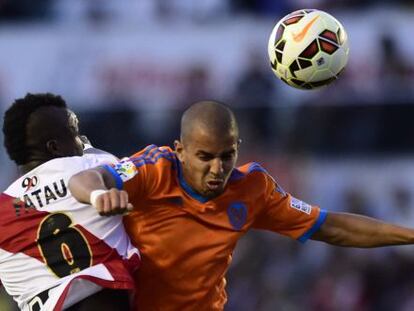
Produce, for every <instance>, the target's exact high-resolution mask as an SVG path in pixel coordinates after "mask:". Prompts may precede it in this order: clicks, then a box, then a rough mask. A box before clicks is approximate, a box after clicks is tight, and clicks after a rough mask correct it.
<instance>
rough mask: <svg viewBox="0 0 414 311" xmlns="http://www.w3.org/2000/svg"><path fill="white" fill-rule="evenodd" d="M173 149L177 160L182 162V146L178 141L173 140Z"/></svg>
mask: <svg viewBox="0 0 414 311" xmlns="http://www.w3.org/2000/svg"><path fill="white" fill-rule="evenodd" d="M174 149H175V154H176V155H177V158H178V160H180V161H181V162H182V160H183V144H182V143H181V142H180V141H179V140H178V139H176V140H174Z"/></svg>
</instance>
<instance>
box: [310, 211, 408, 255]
mask: <svg viewBox="0 0 414 311" xmlns="http://www.w3.org/2000/svg"><path fill="white" fill-rule="evenodd" d="M312 239H313V240H319V241H323V242H326V243H329V244H333V245H338V246H351V247H364V248H368V247H378V246H386V245H402V244H413V243H414V230H413V229H409V228H404V227H400V226H396V225H391V224H388V223H385V222H382V221H379V220H377V219H375V218H371V217H366V216H362V215H358V214H350V213H333V212H329V213H328V215H327V217H326V220H325V222H324V223H323V224H322V226H321V227H320V228H319V230H318V231H317V232H315V233H314V234H313V236H312Z"/></svg>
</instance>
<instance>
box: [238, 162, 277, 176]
mask: <svg viewBox="0 0 414 311" xmlns="http://www.w3.org/2000/svg"><path fill="white" fill-rule="evenodd" d="M237 171H238V172H239V173H240V174H242V175H243V176H244V177H247V176H249V175H253V176H254V175H268V176H270V175H269V173H268V172H267V171H266V169H265V168H264V167H263V166H261V165H260V164H259V163H257V162H249V163H246V164H244V165H242V166H239V167H237ZM257 173H259V174H257Z"/></svg>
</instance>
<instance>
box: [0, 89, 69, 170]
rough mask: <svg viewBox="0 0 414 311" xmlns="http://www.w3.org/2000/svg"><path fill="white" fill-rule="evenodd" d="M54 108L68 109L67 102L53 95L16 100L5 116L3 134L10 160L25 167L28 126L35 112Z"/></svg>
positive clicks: (40, 94) (28, 96)
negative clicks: (43, 108)
mask: <svg viewBox="0 0 414 311" xmlns="http://www.w3.org/2000/svg"><path fill="white" fill-rule="evenodd" d="M46 106H54V107H58V108H67V106H66V102H65V100H64V99H63V98H62V97H60V96H58V95H54V94H51V93H39V94H30V93H27V94H26V96H25V97H24V98H18V99H16V100H15V101H14V102H13V104H12V105H11V106H10V108H9V109H7V110H6V112H5V114H4V123H3V134H4V146H5V147H6V150H7V153H8V154H9V157H10V159H12V160H13V161H14V162H16V164H17V165H23V164H25V163H27V160H28V156H29V154H28V150H27V148H26V140H27V137H26V136H27V135H26V134H27V133H26V125H27V122H28V120H29V118H30V116H31V114H32V113H33V112H35V111H36V110H37V109H39V108H41V107H46Z"/></svg>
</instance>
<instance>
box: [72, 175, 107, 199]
mask: <svg viewBox="0 0 414 311" xmlns="http://www.w3.org/2000/svg"><path fill="white" fill-rule="evenodd" d="M108 188H109V187H107V186H106V184H105V180H104V178H103V176H102V174H101V173H100V172H99V171H95V170H87V171H83V172H80V173H78V174H76V175H74V176H72V177H71V179H70V180H69V190H70V191H71V193H72V195H73V196H74V197H75V199H77V200H78V201H79V202H83V203H90V195H91V192H92V191H94V190H97V189H105V190H106V189H108Z"/></svg>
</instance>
